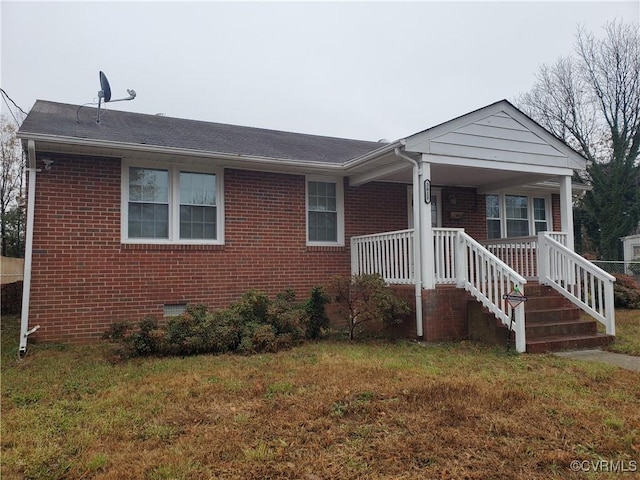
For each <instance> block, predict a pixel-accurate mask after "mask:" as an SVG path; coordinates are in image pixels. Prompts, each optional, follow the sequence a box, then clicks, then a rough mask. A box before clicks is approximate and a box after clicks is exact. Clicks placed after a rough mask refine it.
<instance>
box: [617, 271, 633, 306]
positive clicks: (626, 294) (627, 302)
mask: <svg viewBox="0 0 640 480" xmlns="http://www.w3.org/2000/svg"><path fill="white" fill-rule="evenodd" d="M614 276H615V277H616V281H615V283H614V284H613V300H614V305H615V307H616V308H640V285H639V284H638V282H637V281H636V280H635V279H634V278H633V277H632V276H630V275H622V274H615V275H614Z"/></svg>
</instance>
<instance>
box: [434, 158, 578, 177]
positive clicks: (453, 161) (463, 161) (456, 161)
mask: <svg viewBox="0 0 640 480" xmlns="http://www.w3.org/2000/svg"><path fill="white" fill-rule="evenodd" d="M422 158H423V161H426V162H428V163H437V164H442V165H452V166H458V167H470V168H486V169H489V170H504V171H508V172H523V173H532V174H541V175H552V176H564V175H573V169H572V168H568V167H549V166H544V165H530V164H526V163H509V162H495V161H492V160H482V159H478V158H463V157H449V156H446V155H432V154H425V155H423V157H422ZM499 167H504V168H499Z"/></svg>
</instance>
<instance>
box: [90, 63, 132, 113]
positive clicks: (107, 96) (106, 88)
mask: <svg viewBox="0 0 640 480" xmlns="http://www.w3.org/2000/svg"><path fill="white" fill-rule="evenodd" d="M127 93H128V94H129V96H128V97H126V98H118V99H117V100H111V86H110V85H109V80H107V76H106V75H105V74H104V72H102V71H100V91H99V92H98V115H97V117H96V123H100V107H101V106H102V102H103V99H104V103H107V102H123V101H126V100H133V99H134V98H136V91H135V90H129V89H127Z"/></svg>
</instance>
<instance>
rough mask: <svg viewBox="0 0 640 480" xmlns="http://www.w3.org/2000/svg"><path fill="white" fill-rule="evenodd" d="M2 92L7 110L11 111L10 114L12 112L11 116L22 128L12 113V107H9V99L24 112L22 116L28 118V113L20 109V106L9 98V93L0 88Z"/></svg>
mask: <svg viewBox="0 0 640 480" xmlns="http://www.w3.org/2000/svg"><path fill="white" fill-rule="evenodd" d="M0 92H2V98H3V100H4V103H6V104H7V108H8V109H9V112H11V116H12V117H13V119H14V120H15V121H16V124H18V126H20V122H18V119H17V118H16V116H15V115H14V114H13V112H12V111H11V107H10V106H9V104H8V103H7V99H8V100H9V101H10V102H11V103H13V105H14V106H15V107H16V108H17V109H18V110H20V111H21V112H22V114H23V115H24V116H25V117H26V116H27V112H25V111H24V110H23V109H22V108H20V106H19V105H18V104H17V103H16V102H14V101H13V99H12V98H11V97H10V96H9V94H8V93H7V92H5V91H4V89H3V88H0Z"/></svg>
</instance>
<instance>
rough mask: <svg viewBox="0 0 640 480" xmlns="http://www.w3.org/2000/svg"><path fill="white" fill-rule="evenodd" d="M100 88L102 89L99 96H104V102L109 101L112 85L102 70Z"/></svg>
mask: <svg viewBox="0 0 640 480" xmlns="http://www.w3.org/2000/svg"><path fill="white" fill-rule="evenodd" d="M100 88H101V90H100V91H99V92H98V98H104V102H105V103H107V102H108V101H109V100H111V86H110V85H109V80H107V76H106V75H105V74H104V72H102V71H101V72H100Z"/></svg>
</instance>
